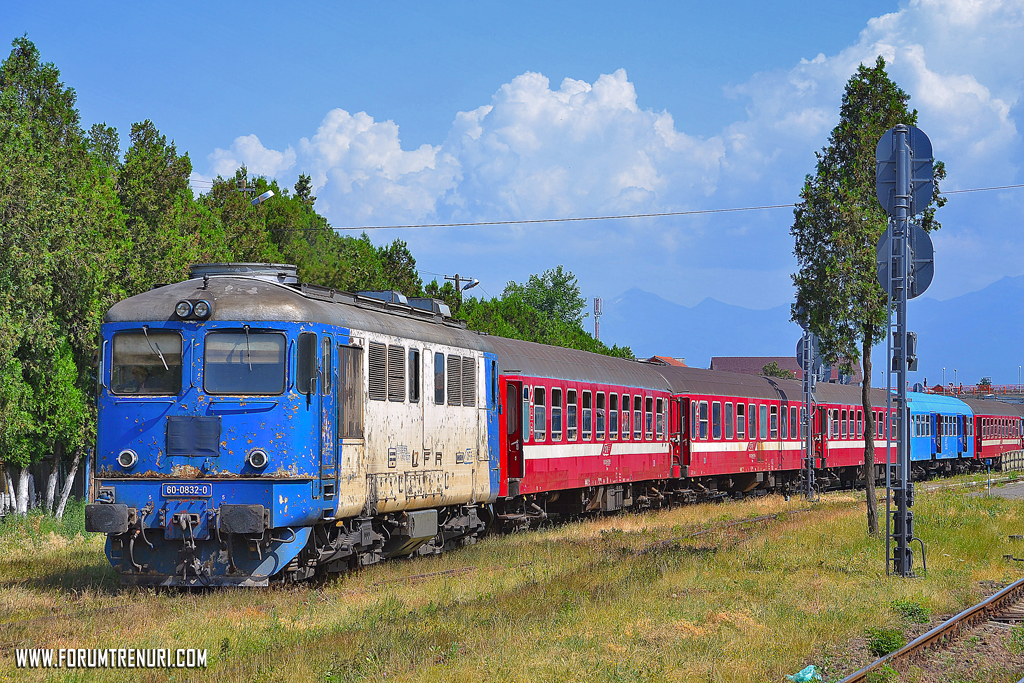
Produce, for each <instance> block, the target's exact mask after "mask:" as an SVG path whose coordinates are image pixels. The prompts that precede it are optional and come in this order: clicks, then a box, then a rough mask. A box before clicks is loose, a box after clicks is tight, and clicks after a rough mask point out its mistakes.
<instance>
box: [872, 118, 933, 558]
mask: <svg viewBox="0 0 1024 683" xmlns="http://www.w3.org/2000/svg"><path fill="white" fill-rule="evenodd" d="M931 152H932V148H931V142H930V141H929V140H928V136H927V135H925V134H924V133H923V132H922V131H920V130H918V129H917V128H914V127H912V126H905V125H902V124H901V125H898V126H895V127H894V128H891V129H890V130H888V131H886V132H885V134H884V135H882V138H881V139H880V140H879V141H878V146H877V147H876V149H875V160H876V162H877V166H876V172H875V185H876V191H877V194H878V200H879V202H880V203H881V204H882V206H883V207H885V210H886V213H888V214H889V217H890V219H891V220H890V227H889V229H888V230H887V231H886V233H885V234H884V235H882V238H881V239H880V240H879V243H878V266H879V269H878V281H879V284H881V285H882V287H884V288H885V289H886V291H887V292H888V293H889V325H888V327H889V334H887V335H886V346H887V350H888V358H889V364H888V368H887V372H886V377H887V379H886V418H887V420H889V422H890V425H889V429H888V430H886V435H885V438H886V458H885V486H886V491H887V492H888V494H889V495H888V496H887V497H886V504H885V517H886V537H885V548H886V574H889V573H890V572H891V573H893V574H898V575H900V576H913V574H914V552H913V550H912V549H911V547H910V544H911V543H912V542H913V541H914V540H917V541H918V542H920V543H921V553H922V560H923V558H924V543H923V541H921V540H920V539H915V537H914V513H913V512H912V511H911V510H910V508H911V507H913V505H914V484H913V482H911V480H910V472H911V471H910V439H909V436H910V432H909V415H910V411H909V408H908V401H907V384H908V382H907V372H908V371H909V370H916V369H917V349H916V346H917V335H915V334H914V333H913V332H910V331H909V330H908V329H907V301H908V300H909V299H912V298H914V297H916V296H919V295H920V294H922V293H923V292H924V290H925V289H927V288H928V285H929V284H931V278H932V275H933V273H934V263H933V261H932V248H931V241H930V239H929V238H928V235H927V234H926V233H925V232H924V231H923V230H921V228H920V227H918V226H915V225H912V224H911V223H910V217H911V216H913V215H915V214H916V213H919V212H920V211H923V210H924V208H925V207H926V206H928V204H929V203H930V202H931V198H932V187H933V186H932V182H933V181H932V158H931V156H932V154H931ZM915 251H916V252H917V253H915ZM894 314H895V318H896V320H895V324H894V323H893V315H894ZM893 375H895V378H894V377H893ZM894 379H895V382H896V387H895V391H893V389H894V387H893V381H894ZM894 406H895V409H896V410H895V415H894V416H893V407H894ZM893 420H894V421H895V422H894V423H893ZM894 428H895V439H896V466H895V470H894V469H893V467H892V465H891V463H890V462H889V453H890V446H889V444H890V443H891V441H892V437H893V431H894ZM865 474H866V476H874V473H873V472H867V473H865ZM893 546H895V547H893Z"/></svg>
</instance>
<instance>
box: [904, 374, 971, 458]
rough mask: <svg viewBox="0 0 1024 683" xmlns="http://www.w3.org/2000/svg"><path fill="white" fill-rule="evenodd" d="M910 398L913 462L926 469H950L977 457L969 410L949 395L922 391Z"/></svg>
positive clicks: (965, 405) (908, 395)
mask: <svg viewBox="0 0 1024 683" xmlns="http://www.w3.org/2000/svg"><path fill="white" fill-rule="evenodd" d="M907 397H908V398H909V399H910V459H911V461H912V462H914V463H916V464H917V465H916V466H918V467H921V468H923V469H926V470H927V469H938V468H940V467H941V468H945V469H948V468H949V466H950V465H951V463H952V462H953V461H957V460H965V459H970V458H973V457H974V439H973V438H972V437H973V429H974V421H973V420H972V419H971V418H972V415H973V413H972V411H971V409H970V407H969V406H968V405H967V404H966V403H964V402H963V401H961V400H959V399H957V398H953V397H950V396H936V395H934V394H926V393H919V392H911V393H908V394H907Z"/></svg>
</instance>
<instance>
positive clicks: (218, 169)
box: [207, 135, 295, 178]
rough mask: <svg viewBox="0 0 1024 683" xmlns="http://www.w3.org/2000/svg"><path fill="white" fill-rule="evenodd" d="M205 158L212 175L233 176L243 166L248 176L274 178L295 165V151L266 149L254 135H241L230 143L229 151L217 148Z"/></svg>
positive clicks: (289, 148)
mask: <svg viewBox="0 0 1024 683" xmlns="http://www.w3.org/2000/svg"><path fill="white" fill-rule="evenodd" d="M207 158H208V159H209V161H210V170H211V171H212V173H213V175H219V176H223V177H225V178H227V177H231V176H234V174H235V171H236V170H237V169H238V167H239V166H241V165H242V164H245V166H246V168H248V170H249V173H250V175H263V176H268V177H275V176H278V175H280V174H282V173H284V172H286V171H288V170H290V169H291V168H292V166H294V165H295V150H293V149H292V148H291V147H288V149H286V150H285V151H283V152H278V151H277V150H274V149H267V148H266V147H264V146H263V143H262V142H260V139H259V138H258V137H256V136H255V135H241V136H239V137H237V138H235V141H234V142H232V143H231V149H220V148H217V149H215V150H213V152H212V153H211V154H210V155H209V156H208V157H207Z"/></svg>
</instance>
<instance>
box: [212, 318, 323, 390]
mask: <svg viewBox="0 0 1024 683" xmlns="http://www.w3.org/2000/svg"><path fill="white" fill-rule="evenodd" d="M299 346H300V348H301V346H302V345H301V344H300V345H299ZM286 348H287V341H286V339H285V336H284V335H283V334H281V333H280V332H264V331H257V330H251V329H246V330H244V331H243V330H230V331H223V332H221V331H218V332H209V333H207V335H206V348H205V352H204V357H203V385H204V387H205V389H206V392H207V393H209V394H245V395H269V394H280V393H283V392H284V370H285V349H286ZM312 349H313V353H312V355H313V356H314V358H313V360H312V365H311V366H308V367H307V370H308V373H309V374H307V375H306V386H305V389H306V392H307V393H308V392H309V385H310V384H311V382H310V381H309V380H310V378H311V377H313V376H314V374H313V371H312V368H313V367H316V359H315V356H316V336H315V335H313V344H312ZM300 365H301V364H300ZM300 370H301V367H300ZM297 388H300V389H301V388H302V387H301V386H299V387H297Z"/></svg>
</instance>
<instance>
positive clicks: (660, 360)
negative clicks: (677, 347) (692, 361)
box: [647, 356, 688, 368]
mask: <svg viewBox="0 0 1024 683" xmlns="http://www.w3.org/2000/svg"><path fill="white" fill-rule="evenodd" d="M647 362H648V363H655V364H657V365H673V366H675V367H677V368H685V367H688V366H687V365H686V359H685V358H672V357H670V356H651V357H650V358H648V359H647Z"/></svg>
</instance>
